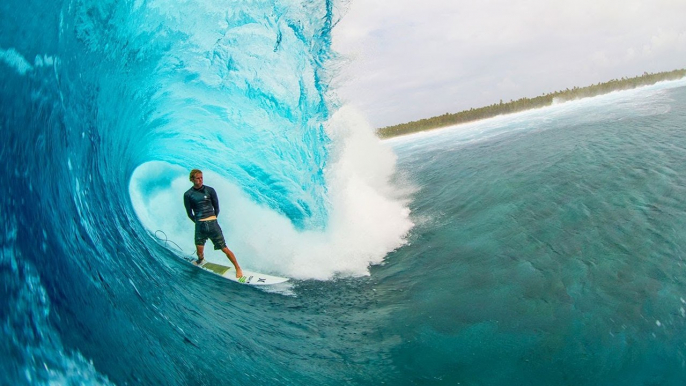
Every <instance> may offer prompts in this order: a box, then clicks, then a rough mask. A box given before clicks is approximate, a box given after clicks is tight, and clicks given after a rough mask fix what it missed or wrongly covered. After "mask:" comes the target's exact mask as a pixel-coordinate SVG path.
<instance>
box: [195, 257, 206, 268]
mask: <svg viewBox="0 0 686 386" xmlns="http://www.w3.org/2000/svg"><path fill="white" fill-rule="evenodd" d="M204 262H205V258H204V257H203V258H200V259H198V260H196V261H194V262H193V264H195V265H197V266H200V265H202V263H204Z"/></svg>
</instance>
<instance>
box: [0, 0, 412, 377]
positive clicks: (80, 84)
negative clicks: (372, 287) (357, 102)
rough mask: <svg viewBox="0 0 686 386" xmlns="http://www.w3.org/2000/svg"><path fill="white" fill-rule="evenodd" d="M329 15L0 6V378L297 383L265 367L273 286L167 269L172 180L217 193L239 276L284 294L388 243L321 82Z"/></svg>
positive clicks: (174, 250) (375, 181) (367, 165)
mask: <svg viewBox="0 0 686 386" xmlns="http://www.w3.org/2000/svg"><path fill="white" fill-rule="evenodd" d="M340 6H341V5H339V4H336V3H333V2H332V1H316V2H310V1H293V0H285V1H249V2H245V1H229V2H226V1H201V2H186V1H181V2H178V1H164V0H160V1H156V0H153V1H138V0H136V1H100V0H98V1H95V0H93V1H91V0H73V1H64V2H59V1H55V2H40V1H31V2H20V1H13V0H10V1H6V2H3V4H2V5H0V11H1V12H0V22H1V23H2V24H1V25H2V28H3V30H2V34H1V35H0V39H1V40H0V72H1V74H2V79H1V80H0V85H1V87H2V93H1V94H0V98H2V107H0V108H1V109H2V121H1V122H0V131H1V132H2V142H3V144H2V150H1V152H0V162H1V164H2V171H3V175H4V176H5V178H3V179H2V180H1V181H0V187H1V189H2V197H0V202H1V204H2V212H1V213H0V221H1V222H2V227H3V232H2V234H1V235H0V242H1V243H2V250H1V251H2V252H1V260H0V276H2V283H3V285H2V297H1V298H2V299H1V300H0V317H1V318H2V321H3V326H2V328H3V334H4V336H6V337H8V338H7V339H3V342H2V346H1V348H0V357H1V358H2V359H3V360H2V361H0V362H1V363H2V364H1V365H0V373H2V374H3V377H4V381H6V382H10V383H14V384H43V383H53V382H57V383H77V384H107V383H116V384H120V383H146V384H217V383H218V382H219V383H245V382H248V381H256V380H262V381H265V380H276V381H277V382H281V383H289V382H290V381H286V380H292V379H299V380H300V381H303V380H306V379H309V378H308V377H314V376H313V375H308V374H311V372H310V371H309V366H311V365H312V364H311V363H310V364H307V365H306V364H305V363H306V362H305V361H304V358H303V361H302V362H301V364H298V365H295V367H294V366H293V365H292V364H291V365H288V364H287V363H288V362H289V361H291V360H290V359H289V360H286V359H284V358H289V357H292V355H287V354H286V353H285V352H284V351H283V350H284V347H288V346H292V345H293V342H298V341H301V342H302V341H303V339H302V334H303V330H299V329H298V328H293V329H292V330H289V329H288V328H286V330H281V332H280V334H278V336H274V335H273V334H269V333H268V332H270V331H274V330H275V326H274V325H273V323H276V322H275V321H274V320H275V315H279V313H280V309H279V308H278V307H277V308H274V307H275V305H274V304H270V301H269V300H268V299H270V296H272V297H273V296H282V295H275V294H273V293H266V292H262V291H254V290H251V289H246V288H234V287H231V286H229V287H227V286H226V284H225V283H221V282H220V281H218V280H215V279H214V278H210V277H207V276H204V275H202V274H199V273H198V272H195V271H196V270H194V269H192V267H189V266H187V265H185V263H183V262H181V261H180V260H179V259H177V258H176V257H177V255H178V254H180V253H187V252H190V251H191V250H192V248H193V247H192V237H191V236H192V223H190V222H189V221H188V219H186V218H185V213H184V211H183V205H182V201H181V193H182V192H183V190H185V189H187V188H188V186H189V185H190V184H189V182H188V179H187V175H188V171H189V170H190V169H191V168H200V169H202V170H203V171H204V172H205V182H206V183H207V184H208V185H211V186H213V187H215V188H216V189H217V190H218V191H219V192H220V200H221V207H222V213H221V216H220V222H221V223H222V225H223V227H224V230H225V233H226V234H227V241H228V242H229V244H230V246H231V247H232V249H233V250H234V252H236V254H237V256H238V258H239V261H241V264H242V265H243V266H244V267H249V268H250V269H254V270H261V271H265V272H270V273H273V274H280V275H285V276H289V277H293V278H294V279H296V280H295V282H296V283H300V285H301V286H303V288H308V286H314V287H313V288H321V287H322V286H324V287H326V286H327V285H332V284H327V283H331V282H329V280H330V279H332V278H337V280H345V279H344V278H346V277H360V276H366V275H367V274H368V269H369V267H370V265H374V264H378V263H381V262H382V261H383V259H384V256H385V255H386V254H387V253H388V252H389V251H392V250H394V249H396V248H398V247H399V246H401V245H403V244H404V243H405V235H406V234H407V232H408V231H409V229H410V228H411V227H412V223H411V221H410V220H409V210H408V209H407V206H406V203H405V202H404V199H403V198H402V197H401V196H399V195H398V191H399V189H398V188H397V186H396V185H394V184H397V183H393V182H392V180H393V176H394V173H395V171H394V167H395V156H394V155H393V153H392V152H391V151H390V150H388V149H386V148H385V147H383V146H382V145H381V144H379V142H378V140H377V139H376V138H375V137H374V136H373V135H372V134H370V130H369V128H368V127H365V124H364V122H363V120H361V119H360V118H359V117H357V116H356V115H355V113H354V112H351V111H347V109H346V108H340V106H339V105H338V103H337V102H336V100H335V98H334V93H333V92H332V90H331V89H330V86H329V85H330V84H331V80H332V77H333V76H335V73H334V70H335V68H336V67H337V66H338V64H337V60H336V59H337V58H336V55H335V53H334V52H332V50H331V47H330V42H331V31H332V28H333V26H334V25H335V23H336V20H337V18H338V17H340V15H338V12H339V10H338V7H340ZM157 230H162V231H164V234H165V237H166V239H168V240H169V241H173V242H174V244H172V243H164V242H160V240H158V239H157V238H156V237H155V232H156V231H157ZM174 245H175V246H174ZM308 279H310V280H308ZM311 279H316V280H314V281H313V280H311ZM303 280H304V281H303ZM308 283H310V284H308ZM314 283H319V284H314ZM208 294H215V297H212V298H211V299H205V300H203V301H201V302H198V298H197V297H201V296H202V297H206V296H208ZM291 295H292V294H291ZM290 298H293V297H292V296H290ZM296 299H297V296H296V297H295V298H293V300H290V301H293V302H298V301H300V300H296ZM360 301H365V300H364V299H360ZM256 304H262V305H261V306H255V305H256ZM292 307H294V308H298V306H297V305H293V306H292ZM312 312H314V311H312ZM367 322H368V321H359V320H358V321H355V322H354V323H367ZM286 325H288V324H287V323H286ZM198 330H200V331H201V332H200V333H198ZM341 333H342V332H335V333H334V334H341ZM315 346H318V347H320V349H322V350H325V351H326V347H325V346H326V345H324V344H323V343H321V342H320V343H315ZM354 346H355V344H354V342H353V341H351V343H350V347H348V350H349V351H350V355H355V354H353V353H354V352H356V350H358V349H359V346H358V347H354ZM344 351H345V350H344ZM324 359H325V356H322V359H321V360H324ZM315 362H316V361H315ZM336 374H339V372H338V371H336V370H335V369H333V368H332V369H331V370H323V372H321V373H320V375H317V376H316V377H314V378H312V379H311V380H314V381H317V382H322V381H333V380H338V378H337V377H339V375H336ZM317 377H319V378H317Z"/></svg>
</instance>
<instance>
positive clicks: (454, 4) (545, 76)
mask: <svg viewBox="0 0 686 386" xmlns="http://www.w3.org/2000/svg"><path fill="white" fill-rule="evenodd" d="M350 1H351V2H350V4H349V5H348V9H347V12H346V13H345V15H344V17H343V19H342V21H341V22H340V23H339V25H338V26H337V27H336V28H335V30H334V49H336V50H337V51H339V52H340V53H342V54H344V55H345V57H347V58H348V59H350V60H351V62H350V63H348V64H347V65H346V66H345V67H344V70H343V72H342V73H341V75H340V77H339V80H338V82H340V84H339V85H338V86H337V90H338V96H339V97H340V98H341V99H342V100H343V101H344V102H346V103H350V104H353V105H355V106H357V107H358V108H360V109H361V110H362V112H363V113H364V114H365V115H366V116H367V118H368V119H369V121H370V122H371V123H372V125H373V126H374V127H382V126H387V125H392V124H397V123H403V122H407V121H411V120H417V119H421V118H428V117H431V116H435V115H440V114H443V113H446V112H451V113H454V112H458V111H461V110H464V109H469V108H470V107H480V106H484V105H489V104H492V103H496V102H499V101H500V99H502V100H503V101H505V102H506V101H509V100H510V99H518V98H521V97H533V96H537V95H540V94H542V93H547V92H551V91H556V90H561V89H565V88H568V87H569V88H572V87H574V86H587V85H590V84H593V83H597V82H601V81H607V80H610V79H613V78H621V77H623V76H626V77H630V76H636V75H640V74H642V73H643V72H644V71H648V72H659V71H668V70H673V69H677V68H684V67H686V0H574V1H568V0H514V1H513V0H482V1H458V0H422V1H417V0H350Z"/></svg>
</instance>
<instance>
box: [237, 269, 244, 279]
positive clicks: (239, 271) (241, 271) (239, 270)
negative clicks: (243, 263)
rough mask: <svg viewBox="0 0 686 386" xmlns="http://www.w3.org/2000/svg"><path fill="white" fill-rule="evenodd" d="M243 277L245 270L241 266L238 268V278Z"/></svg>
mask: <svg viewBox="0 0 686 386" xmlns="http://www.w3.org/2000/svg"><path fill="white" fill-rule="evenodd" d="M242 277H243V270H242V269H241V267H238V268H236V279H240V278H242Z"/></svg>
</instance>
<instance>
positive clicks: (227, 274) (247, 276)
mask: <svg viewBox="0 0 686 386" xmlns="http://www.w3.org/2000/svg"><path fill="white" fill-rule="evenodd" d="M186 260H187V261H188V262H190V263H191V264H193V265H195V266H196V267H198V268H202V269H204V270H205V271H209V272H212V273H213V274H215V275H218V276H221V277H223V278H224V279H229V280H231V281H235V282H236V283H241V284H249V285H272V284H279V283H285V282H287V281H288V278H286V277H279V276H272V275H267V274H264V273H259V272H253V271H248V270H245V269H244V270H243V276H242V277H240V278H237V277H236V269H235V268H233V267H229V266H226V265H221V264H217V263H210V262H209V261H207V260H205V261H203V262H202V263H201V264H200V265H197V264H196V263H195V260H193V259H192V258H186Z"/></svg>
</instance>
